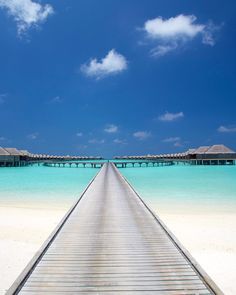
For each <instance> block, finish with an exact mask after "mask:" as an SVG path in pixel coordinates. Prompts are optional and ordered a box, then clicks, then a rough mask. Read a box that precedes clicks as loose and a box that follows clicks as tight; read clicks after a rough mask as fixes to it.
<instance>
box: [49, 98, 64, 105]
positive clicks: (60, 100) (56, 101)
mask: <svg viewBox="0 0 236 295" xmlns="http://www.w3.org/2000/svg"><path fill="white" fill-rule="evenodd" d="M62 102H63V98H61V97H60V96H55V97H53V98H52V99H51V100H50V103H55V104H56V103H62Z"/></svg>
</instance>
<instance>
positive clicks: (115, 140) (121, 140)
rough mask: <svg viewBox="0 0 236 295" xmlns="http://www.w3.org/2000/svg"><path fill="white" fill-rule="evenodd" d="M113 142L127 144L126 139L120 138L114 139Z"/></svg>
mask: <svg viewBox="0 0 236 295" xmlns="http://www.w3.org/2000/svg"><path fill="white" fill-rule="evenodd" d="M113 142H114V143H116V144H127V142H126V140H124V139H119V138H116V139H114V140H113Z"/></svg>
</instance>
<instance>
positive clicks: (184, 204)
mask: <svg viewBox="0 0 236 295" xmlns="http://www.w3.org/2000/svg"><path fill="white" fill-rule="evenodd" d="M120 171H121V173H122V174H123V175H124V176H125V177H126V178H127V179H128V180H129V182H130V183H131V184H132V185H133V186H134V187H135V189H136V190H137V191H138V193H139V194H140V195H141V196H142V197H143V198H144V200H146V201H149V202H151V204H154V205H155V207H156V208H157V210H158V206H159V208H160V209H161V210H166V211H168V210H169V211H172V209H174V210H176V211H177V212H178V211H180V210H183V208H184V210H188V209H189V208H188V207H191V208H192V209H196V210H204V208H205V209H206V210H209V209H211V208H212V211H214V210H215V209H217V210H218V211H221V210H222V211H223V210H227V211H231V212H232V211H233V212H235V213H236V166H178V165H176V166H166V167H155V168H152V167H149V168H126V169H120ZM168 207H169V208H168Z"/></svg>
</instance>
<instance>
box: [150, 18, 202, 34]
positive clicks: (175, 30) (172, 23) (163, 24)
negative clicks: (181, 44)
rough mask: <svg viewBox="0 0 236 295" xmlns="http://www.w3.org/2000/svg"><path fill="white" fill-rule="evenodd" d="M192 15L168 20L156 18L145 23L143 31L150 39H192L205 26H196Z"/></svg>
mask: <svg viewBox="0 0 236 295" xmlns="http://www.w3.org/2000/svg"><path fill="white" fill-rule="evenodd" d="M196 20H197V18H196V16H194V15H183V14H180V15H177V16H176V17H171V18H169V19H163V18H162V17H157V18H155V19H151V20H148V21H146V22H145V24H144V29H145V31H146V33H147V34H148V37H150V38H152V39H172V38H174V39H178V38H183V37H187V38H193V37H195V36H196V35H197V34H199V33H201V32H202V31H203V30H204V28H205V25H202V24H196V23H195V21H196Z"/></svg>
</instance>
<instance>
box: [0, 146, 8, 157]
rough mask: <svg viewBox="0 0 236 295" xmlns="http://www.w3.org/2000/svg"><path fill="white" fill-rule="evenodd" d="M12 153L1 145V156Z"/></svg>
mask: <svg viewBox="0 0 236 295" xmlns="http://www.w3.org/2000/svg"><path fill="white" fill-rule="evenodd" d="M9 155H10V154H9V153H8V152H7V151H6V150H5V149H4V148H2V147H0V156H9Z"/></svg>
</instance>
